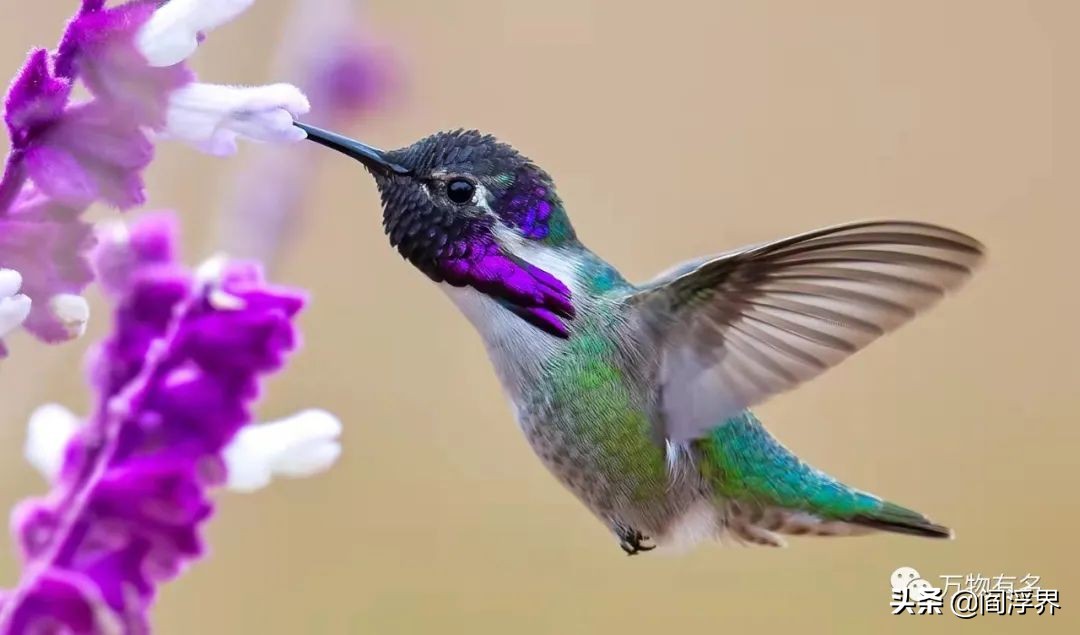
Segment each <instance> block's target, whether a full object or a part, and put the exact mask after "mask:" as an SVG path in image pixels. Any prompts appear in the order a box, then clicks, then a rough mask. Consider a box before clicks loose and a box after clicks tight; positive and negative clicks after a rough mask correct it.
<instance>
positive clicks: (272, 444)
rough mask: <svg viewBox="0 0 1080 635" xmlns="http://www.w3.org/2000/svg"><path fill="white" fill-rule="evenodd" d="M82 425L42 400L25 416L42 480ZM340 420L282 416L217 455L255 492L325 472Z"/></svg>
mask: <svg viewBox="0 0 1080 635" xmlns="http://www.w3.org/2000/svg"><path fill="white" fill-rule="evenodd" d="M81 426H82V421H80V420H79V418H78V417H76V416H75V415H74V414H72V412H71V411H70V410H68V409H67V408H65V407H63V406H61V405H58V404H46V405H44V406H41V407H39V408H38V409H37V410H35V411H34V412H33V414H31V415H30V422H29V423H28V424H27V435H26V445H25V446H24V447H23V454H24V455H25V456H26V460H27V461H28V462H29V463H30V465H32V466H33V467H34V468H35V469H36V470H37V471H38V472H40V473H41V475H42V476H44V477H45V478H46V479H47V480H49V481H53V480H55V479H56V477H57V476H58V475H59V474H60V469H61V468H62V467H63V463H64V452H65V450H66V449H67V446H68V443H70V442H71V439H72V438H73V437H74V436H75V433H77V432H78V431H79V428H80V427H81ZM340 436H341V421H339V420H338V418H337V417H335V416H334V415H332V414H330V413H328V412H326V411H323V410H304V411H303V412H298V413H296V414H294V415H293V416H291V417H288V418H287V419H282V420H280V421H274V422H271V423H264V424H261V425H249V426H245V427H244V428H241V429H240V432H238V433H237V434H236V436H235V437H234V438H233V440H232V442H231V443H230V444H229V445H228V446H227V447H226V448H225V450H224V452H223V453H222V454H223V456H224V459H225V468H226V470H227V472H228V480H227V481H226V484H225V486H226V487H227V488H229V489H231V490H233V491H236V492H254V491H255V490H258V489H262V488H263V487H266V486H267V485H268V484H269V483H270V481H272V480H273V478H274V477H275V476H285V477H290V478H299V477H303V476H314V475H315V474H319V473H321V472H325V471H326V470H328V469H330V467H331V466H332V465H333V464H334V462H335V461H337V458H338V457H339V456H341V443H340V442H339V440H338V439H339V437H340Z"/></svg>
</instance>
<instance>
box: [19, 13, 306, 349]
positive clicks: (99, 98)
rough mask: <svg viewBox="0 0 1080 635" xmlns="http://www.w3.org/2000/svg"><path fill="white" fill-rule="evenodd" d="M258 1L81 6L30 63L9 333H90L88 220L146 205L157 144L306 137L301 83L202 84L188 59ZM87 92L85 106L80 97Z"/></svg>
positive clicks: (24, 80)
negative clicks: (95, 213) (96, 207)
mask: <svg viewBox="0 0 1080 635" xmlns="http://www.w3.org/2000/svg"><path fill="white" fill-rule="evenodd" d="M252 1H253V0H171V1H170V2H168V3H162V2H158V1H155V0H132V1H129V2H125V3H122V4H119V5H117V6H113V7H106V6H105V2H104V0H82V3H81V6H80V8H79V10H78V12H77V13H76V15H75V16H74V17H73V18H72V20H71V22H70V23H69V24H68V26H67V28H66V30H65V31H64V34H63V36H62V38H61V40H60V44H59V46H58V47H57V49H56V50H55V51H53V52H48V51H46V50H44V49H38V50H35V51H32V52H31V53H30V56H29V58H28V59H27V62H26V64H25V65H24V67H23V68H22V70H21V71H19V73H18V75H17V77H16V78H15V81H14V82H13V83H12V85H11V88H10V90H9V92H8V96H7V100H6V102H5V114H4V121H5V123H6V124H7V128H8V131H9V133H10V135H11V151H10V153H9V155H8V157H7V160H6V163H5V167H4V171H3V176H2V177H0V337H2V336H3V335H5V334H6V333H7V332H8V331H10V330H11V328H12V325H13V324H18V323H20V322H22V321H23V320H24V319H25V326H26V328H27V329H28V330H29V331H31V332H32V333H33V334H35V335H36V336H38V337H39V338H40V339H42V340H44V341H46V342H59V341H64V340H67V339H71V338H73V337H77V336H79V335H80V334H81V333H82V332H83V330H84V328H85V324H86V320H87V319H88V317H89V312H88V309H87V307H86V303H85V301H83V300H82V298H81V296H80V295H79V294H80V293H81V292H82V290H83V289H84V288H85V287H86V285H87V284H89V283H90V282H91V280H92V279H93V274H92V271H91V269H90V267H89V264H88V261H87V253H88V251H89V250H90V248H91V247H92V245H93V233H92V231H91V227H90V225H89V224H88V223H87V222H86V221H84V220H83V219H82V215H83V213H84V212H85V211H86V210H87V209H88V208H89V206H90V205H91V204H93V203H95V202H103V203H106V204H109V205H111V206H114V207H116V208H119V209H121V210H123V209H129V208H132V207H135V206H138V205H140V204H142V203H143V202H144V200H145V193H144V189H143V181H142V172H143V170H144V169H145V168H146V167H147V165H148V164H149V163H150V161H151V159H152V158H153V152H154V145H153V142H154V140H156V139H158V138H162V137H172V138H177V139H180V140H183V141H186V142H188V143H190V144H192V145H194V146H195V147H197V148H199V149H201V150H203V151H205V152H208V153H211V154H217V155H224V154H229V153H231V152H232V151H234V150H235V146H236V139H237V137H240V136H243V137H248V138H252V139H255V140H260V141H291V140H297V139H300V138H302V137H303V133H302V132H300V131H299V130H297V129H296V128H294V127H293V126H292V123H293V118H294V117H295V116H297V115H299V114H302V113H304V112H307V110H308V102H307V99H306V98H305V97H304V95H303V94H302V93H301V92H300V91H299V90H298V89H296V88H295V87H293V86H290V85H286V84H276V85H271V86H260V87H254V88H239V87H232V86H217V85H212V84H202V83H198V82H196V81H195V76H194V74H193V73H192V72H191V71H190V70H189V69H188V68H187V67H186V66H185V65H184V63H183V61H184V60H185V59H186V58H187V57H188V56H189V55H191V54H192V53H193V52H194V51H195V49H196V48H197V46H198V45H199V42H200V41H201V40H202V39H203V37H204V33H205V32H206V31H208V30H209V29H212V28H214V27H216V26H219V25H220V24H222V23H224V22H226V21H228V20H230V19H232V18H234V17H236V16H237V15H238V14H239V13H241V12H242V11H243V10H244V9H246V8H247V7H248V6H249V5H250V4H251V2H252ZM77 83H81V84H82V85H84V86H85V87H86V88H87V89H88V92H89V94H90V98H89V99H88V100H87V101H83V102H78V103H76V102H74V101H73V99H72V92H73V90H74V89H75V87H76V84H77ZM20 291H21V293H20ZM4 352H5V351H4V348H3V344H2V342H0V356H2V355H3V354H4Z"/></svg>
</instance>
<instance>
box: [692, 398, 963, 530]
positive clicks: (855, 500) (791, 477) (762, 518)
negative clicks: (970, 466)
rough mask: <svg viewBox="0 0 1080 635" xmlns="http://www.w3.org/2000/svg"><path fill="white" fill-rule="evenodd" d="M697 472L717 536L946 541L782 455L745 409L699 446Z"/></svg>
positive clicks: (922, 521) (917, 520)
mask: <svg viewBox="0 0 1080 635" xmlns="http://www.w3.org/2000/svg"><path fill="white" fill-rule="evenodd" d="M700 443H701V445H700V447H699V449H700V451H701V457H702V460H701V470H702V474H703V475H704V476H705V478H707V479H708V480H709V481H710V482H711V483H712V485H713V490H714V492H715V493H716V494H717V496H718V497H719V499H718V505H719V507H720V518H721V520H722V522H723V526H724V529H725V530H726V531H725V532H724V533H725V534H726V535H727V536H730V537H731V538H734V539H735V540H737V541H739V542H745V543H751V544H764V545H777V546H779V545H783V544H784V541H783V539H782V538H781V537H780V536H779V534H788V535H816V536H852V535H859V534H864V533H868V532H870V531H874V530H877V531H889V532H894V533H902V534H908V535H913V536H923V537H928V538H951V537H952V531H951V530H950V529H948V528H947V527H943V526H942V525H938V524H936V523H933V522H931V521H930V520H929V519H928V518H926V517H925V516H923V515H922V514H920V513H918V512H915V511H912V510H910V509H907V508H905V507H901V506H900V505H896V504H895V503H890V502H888V501H884V500H882V499H880V498H878V497H877V496H874V495H872V494H868V493H866V492H862V491H860V490H857V489H855V488H853V487H849V486H847V485H845V484H843V483H841V482H840V481H838V480H836V479H834V478H833V477H831V476H829V475H827V474H825V473H824V472H822V471H820V470H818V469H815V468H813V467H811V466H809V465H807V464H806V463H804V462H803V461H801V460H800V459H799V458H798V457H796V456H795V455H794V454H792V453H791V452H790V451H788V450H787V448H785V447H784V446H783V445H781V444H780V442H778V441H777V440H776V439H775V438H773V436H772V435H770V434H769V433H768V431H766V430H765V428H764V426H762V425H761V423H760V422H759V421H758V420H757V418H756V417H754V416H753V415H752V414H750V413H749V412H744V413H743V414H741V415H739V416H737V417H733V418H732V419H730V420H728V421H727V422H725V423H724V425H722V426H720V427H719V428H717V429H715V430H714V431H713V432H712V433H711V435H710V436H709V437H708V438H707V439H705V440H703V441H701V442H700Z"/></svg>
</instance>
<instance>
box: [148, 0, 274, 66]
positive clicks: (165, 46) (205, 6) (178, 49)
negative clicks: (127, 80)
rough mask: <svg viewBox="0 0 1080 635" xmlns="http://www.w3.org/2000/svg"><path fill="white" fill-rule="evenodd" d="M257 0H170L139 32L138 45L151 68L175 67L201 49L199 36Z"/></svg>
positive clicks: (155, 12) (244, 9)
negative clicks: (174, 65)
mask: <svg viewBox="0 0 1080 635" xmlns="http://www.w3.org/2000/svg"><path fill="white" fill-rule="evenodd" d="M254 1H255V0H171V1H170V2H167V3H165V4H164V5H163V6H162V7H161V8H160V9H158V10H157V11H154V15H152V16H150V19H149V20H147V21H146V24H144V25H143V26H142V28H141V29H139V33H138V34H137V35H136V37H135V46H136V47H137V48H138V49H139V52H140V53H142V55H143V57H145V58H146V61H147V62H148V63H149V64H150V66H159V67H160V66H172V65H173V64H179V63H180V62H182V61H184V60H186V59H187V58H188V57H190V56H191V54H192V53H194V52H195V49H197V48H198V47H199V39H200V33H204V32H206V31H209V30H210V29H213V28H217V27H219V26H221V25H222V24H225V23H226V22H228V21H229V20H232V19H233V18H235V17H236V16H238V15H240V14H241V13H243V12H244V11H246V10H247V8H248V7H250V6H251V5H252V3H254Z"/></svg>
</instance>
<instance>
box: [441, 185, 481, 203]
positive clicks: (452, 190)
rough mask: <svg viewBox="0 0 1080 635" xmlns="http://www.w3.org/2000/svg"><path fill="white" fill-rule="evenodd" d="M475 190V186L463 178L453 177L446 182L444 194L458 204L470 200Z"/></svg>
mask: <svg viewBox="0 0 1080 635" xmlns="http://www.w3.org/2000/svg"><path fill="white" fill-rule="evenodd" d="M475 192H476V186H475V185H473V184H472V183H470V182H468V181H466V180H465V179H454V180H452V181H450V182H449V183H447V184H446V196H447V197H449V198H450V200H451V201H453V202H455V203H457V204H458V205H464V204H465V203H468V202H469V201H471V200H472V197H473V194H474V193H475Z"/></svg>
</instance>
